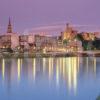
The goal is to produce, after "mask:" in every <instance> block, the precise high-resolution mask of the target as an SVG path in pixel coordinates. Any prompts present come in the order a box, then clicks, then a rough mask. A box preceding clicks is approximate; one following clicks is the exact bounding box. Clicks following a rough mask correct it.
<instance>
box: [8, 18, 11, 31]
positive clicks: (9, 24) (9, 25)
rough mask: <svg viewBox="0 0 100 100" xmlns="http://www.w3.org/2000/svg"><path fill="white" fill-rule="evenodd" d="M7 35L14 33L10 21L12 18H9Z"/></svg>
mask: <svg viewBox="0 0 100 100" xmlns="http://www.w3.org/2000/svg"><path fill="white" fill-rule="evenodd" d="M7 33H12V25H11V20H10V18H9V23H8V29H7Z"/></svg>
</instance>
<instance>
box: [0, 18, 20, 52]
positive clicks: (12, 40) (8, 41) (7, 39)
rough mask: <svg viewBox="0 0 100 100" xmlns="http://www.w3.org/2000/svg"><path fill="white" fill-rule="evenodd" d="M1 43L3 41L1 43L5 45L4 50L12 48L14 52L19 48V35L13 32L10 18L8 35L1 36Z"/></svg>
mask: <svg viewBox="0 0 100 100" xmlns="http://www.w3.org/2000/svg"><path fill="white" fill-rule="evenodd" d="M0 41H2V42H1V43H2V45H3V48H11V49H13V50H14V49H15V48H16V47H17V46H19V35H18V34H17V33H14V32H13V31H12V25H11V21H10V18H9V23H8V28H7V33H5V34H4V35H2V36H0Z"/></svg>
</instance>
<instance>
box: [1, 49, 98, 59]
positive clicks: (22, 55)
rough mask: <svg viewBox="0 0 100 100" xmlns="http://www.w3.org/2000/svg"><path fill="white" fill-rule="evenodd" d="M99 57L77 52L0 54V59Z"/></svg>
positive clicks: (95, 53)
mask: <svg viewBox="0 0 100 100" xmlns="http://www.w3.org/2000/svg"><path fill="white" fill-rule="evenodd" d="M89 56H93V57H100V50H98V51H77V52H69V53H66V52H64V53H63V52H48V53H28V52H25V53H8V52H3V53H0V58H38V57H39V58H42V57H89Z"/></svg>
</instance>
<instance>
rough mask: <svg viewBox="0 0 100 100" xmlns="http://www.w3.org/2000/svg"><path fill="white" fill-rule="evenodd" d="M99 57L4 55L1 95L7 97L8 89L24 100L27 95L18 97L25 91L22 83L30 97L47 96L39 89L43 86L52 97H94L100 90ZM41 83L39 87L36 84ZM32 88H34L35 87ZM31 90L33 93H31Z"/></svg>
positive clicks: (71, 99)
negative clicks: (5, 56) (22, 56)
mask: <svg viewBox="0 0 100 100" xmlns="http://www.w3.org/2000/svg"><path fill="white" fill-rule="evenodd" d="M99 59H100V58H96V57H83V58H82V57H61V58H18V59H5V58H3V59H1V60H0V87H1V90H0V95H1V94H3V95H2V96H0V98H3V99H6V100H7V99H8V96H7V95H8V94H9V93H8V92H7V91H8V90H13V93H11V94H9V95H11V96H12V95H14V97H15V98H16V96H17V98H16V100H17V99H18V100H22V98H24V97H25V95H20V97H18V95H16V93H17V92H19V91H20V92H23V87H22V86H24V85H26V87H25V88H26V89H25V91H26V92H27V91H29V92H28V93H27V96H29V97H31V99H38V100H41V99H39V98H38V96H39V95H41V98H42V95H45V92H40V91H42V89H45V90H46V94H48V95H49V92H50V93H52V94H53V95H51V96H49V97H48V98H50V99H49V100H51V99H52V100H53V99H54V100H55V98H56V99H59V100H61V99H63V100H66V99H68V100H80V99H79V98H81V100H82V98H83V100H88V99H90V98H95V97H96V96H97V95H99V93H100V91H99V88H98V87H99V85H98V84H99V83H100V80H98V77H99V75H100V68H99V67H100V62H99ZM91 83H92V84H91ZM38 85H39V87H37V86H38ZM89 85H91V87H92V88H90V86H89ZM2 87H3V88H2ZM7 87H9V88H7ZM16 87H19V90H17V89H15V88H16ZM32 87H35V88H36V90H34V89H33V88H32ZM40 87H41V89H40ZM50 87H52V88H51V90H49V88H50ZM56 89H57V90H56ZM92 89H93V90H92ZM53 90H54V91H53ZM35 91H39V93H40V94H38V93H37V92H36V96H33V95H34V92H35ZM32 92H33V95H31V96H30V94H31V93H32ZM58 92H59V95H58V94H57V93H58ZM60 92H62V93H60ZM83 93H84V94H83ZM89 93H90V94H91V95H90V94H89ZM64 94H66V95H64ZM87 94H88V95H87ZM93 94H94V95H93ZM4 96H5V98H4ZM90 96H91V97H90ZM12 97H13V96H12ZM14 97H13V99H14ZM10 99H11V100H13V99H12V98H10ZM24 99H26V98H24ZM26 100H27V99H26Z"/></svg>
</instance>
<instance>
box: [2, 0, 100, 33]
mask: <svg viewBox="0 0 100 100" xmlns="http://www.w3.org/2000/svg"><path fill="white" fill-rule="evenodd" d="M9 17H10V18H11V21H12V24H13V28H14V31H15V32H24V31H26V30H30V29H32V28H34V27H42V26H49V25H57V24H61V23H62V24H64V23H71V24H77V25H94V26H100V0H0V33H1V32H6V30H7V24H8V19H9Z"/></svg>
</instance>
